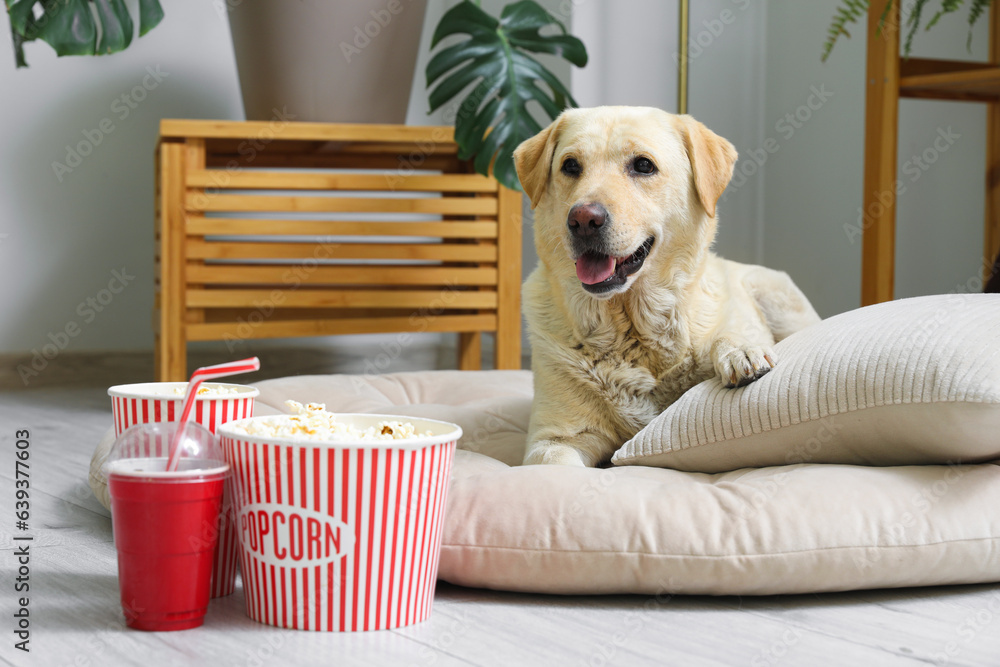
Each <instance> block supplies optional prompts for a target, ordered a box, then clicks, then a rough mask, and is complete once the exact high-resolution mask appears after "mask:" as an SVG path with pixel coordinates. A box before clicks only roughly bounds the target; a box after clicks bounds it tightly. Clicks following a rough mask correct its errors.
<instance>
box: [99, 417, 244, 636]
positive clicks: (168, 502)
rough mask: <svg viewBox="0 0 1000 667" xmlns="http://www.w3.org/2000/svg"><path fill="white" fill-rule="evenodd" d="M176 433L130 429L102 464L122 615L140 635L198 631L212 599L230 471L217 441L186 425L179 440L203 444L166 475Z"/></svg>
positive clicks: (163, 428) (160, 427) (165, 427)
mask: <svg viewBox="0 0 1000 667" xmlns="http://www.w3.org/2000/svg"><path fill="white" fill-rule="evenodd" d="M176 428H177V425H176V424H143V425H137V426H134V427H132V428H131V429H128V430H127V431H126V432H125V433H123V434H122V436H121V437H120V438H119V439H118V440H117V441H116V442H115V445H114V447H113V449H112V452H111V454H110V455H109V457H108V463H107V464H106V470H105V472H106V475H107V479H108V491H109V493H110V495H111V520H112V526H113V529H114V536H115V548H116V550H117V552H118V581H119V586H120V589H121V602H122V609H123V610H124V612H125V620H126V623H127V625H128V626H129V627H132V628H136V629H139V630H157V631H167V630H185V629H187V628H194V627H197V626H199V625H201V624H202V623H203V622H204V618H205V613H206V611H207V609H208V601H209V598H210V593H211V581H212V567H213V561H214V556H215V547H216V543H217V541H218V534H219V531H218V526H219V515H220V510H221V508H222V499H223V489H224V487H225V483H226V479H227V478H228V477H229V466H228V465H227V464H226V463H225V461H223V460H222V456H221V452H220V450H219V448H218V441H217V440H216V439H215V437H214V436H213V435H212V434H211V433H209V432H208V431H207V430H205V429H204V428H203V427H201V426H198V425H197V424H190V423H189V424H188V425H187V426H186V427H185V438H184V440H185V441H186V442H190V441H194V442H196V443H200V444H201V445H203V446H202V447H201V449H200V450H199V449H198V448H197V446H196V447H195V448H194V451H192V453H191V455H189V456H184V457H182V458H181V460H180V464H179V466H178V470H176V471H172V472H168V471H166V463H167V451H168V449H169V446H170V443H171V441H172V439H173V438H172V434H173V433H174V432H175V431H176ZM188 434H190V435H188ZM147 452H149V453H150V454H151V455H145V456H144V455H143V454H146V453H147Z"/></svg>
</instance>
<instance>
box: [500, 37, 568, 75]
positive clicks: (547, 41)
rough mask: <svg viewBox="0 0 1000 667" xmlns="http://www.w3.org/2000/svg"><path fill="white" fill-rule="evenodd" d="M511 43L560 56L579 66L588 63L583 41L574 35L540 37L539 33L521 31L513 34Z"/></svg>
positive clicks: (536, 51)
mask: <svg viewBox="0 0 1000 667" xmlns="http://www.w3.org/2000/svg"><path fill="white" fill-rule="evenodd" d="M522 35H523V36H522ZM510 43H511V44H513V45H514V46H517V47H520V48H522V49H525V50H527V51H534V52H535V53H551V54H552V55H554V56H560V57H561V58H564V59H566V60H568V61H570V62H571V63H573V64H574V65H576V66H577V67H586V65H587V49H586V47H584V45H583V42H581V41H580V40H579V39H577V38H576V37H573V36H572V35H549V36H546V37H539V36H538V35H537V34H526V33H519V34H516V35H511V37H510Z"/></svg>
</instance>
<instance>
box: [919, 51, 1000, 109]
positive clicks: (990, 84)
mask: <svg viewBox="0 0 1000 667" xmlns="http://www.w3.org/2000/svg"><path fill="white" fill-rule="evenodd" d="M899 96H900V97H914V98H921V99H936V100H957V101H966V102H997V101H1000V67H998V66H997V65H992V64H990V63H980V62H968V61H961V60H931V59H927V58H910V59H909V60H902V61H900V63H899Z"/></svg>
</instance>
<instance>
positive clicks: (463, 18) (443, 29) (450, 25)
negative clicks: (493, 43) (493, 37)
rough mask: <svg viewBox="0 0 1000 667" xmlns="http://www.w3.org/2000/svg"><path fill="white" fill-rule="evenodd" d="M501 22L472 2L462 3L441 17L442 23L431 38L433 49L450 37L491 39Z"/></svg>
mask: <svg viewBox="0 0 1000 667" xmlns="http://www.w3.org/2000/svg"><path fill="white" fill-rule="evenodd" d="M498 25H499V21H497V20H496V19H495V18H493V17H492V16H490V15H489V14H487V13H486V12H484V11H483V10H482V9H480V8H479V7H477V6H476V5H474V4H472V3H471V2H460V3H459V4H457V5H455V6H454V7H452V8H451V9H449V10H448V11H446V12H445V13H444V16H442V17H441V22H440V23H438V24H437V28H435V29H434V36H433V37H432V38H431V48H432V49H433V48H434V47H435V46H437V45H438V42H440V41H441V40H442V39H444V38H445V37H447V36H449V35H457V34H469V35H471V36H472V37H477V36H482V37H489V35H490V33H493V32H495V31H496V29H497V26H498Z"/></svg>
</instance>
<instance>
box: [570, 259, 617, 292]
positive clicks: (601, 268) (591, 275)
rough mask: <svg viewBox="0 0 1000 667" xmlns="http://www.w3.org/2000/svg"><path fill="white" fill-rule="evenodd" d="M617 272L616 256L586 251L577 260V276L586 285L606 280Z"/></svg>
mask: <svg viewBox="0 0 1000 667" xmlns="http://www.w3.org/2000/svg"><path fill="white" fill-rule="evenodd" d="M614 272H615V258H614V257H610V256H608V255H592V254H590V253H585V254H583V255H581V256H580V259H578V260H576V277H577V278H579V279H580V282H581V283H584V284H586V285H596V284H597V283H600V282H604V281H605V280H607V279H608V277H609V276H611V274H612V273H614Z"/></svg>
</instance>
